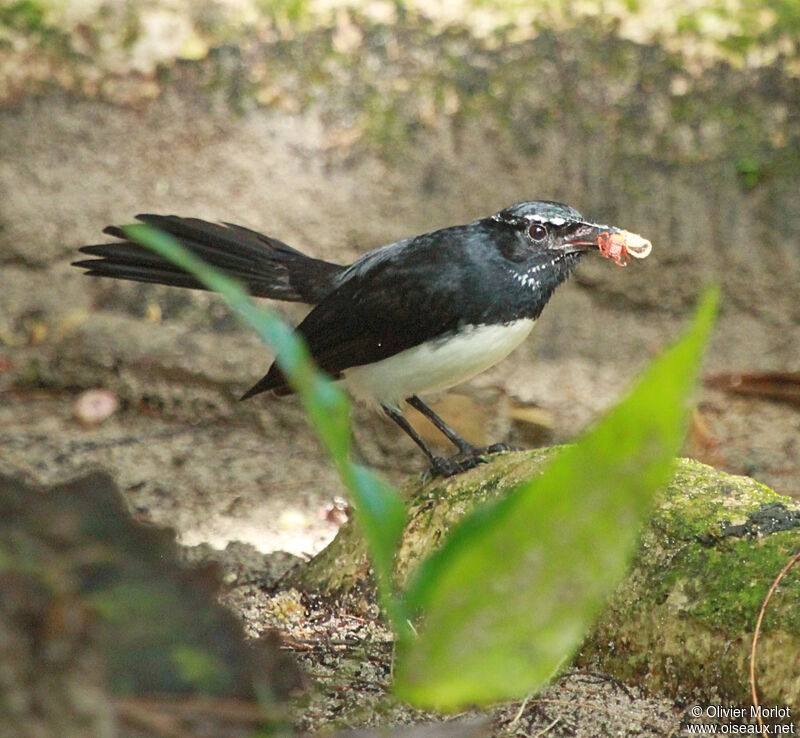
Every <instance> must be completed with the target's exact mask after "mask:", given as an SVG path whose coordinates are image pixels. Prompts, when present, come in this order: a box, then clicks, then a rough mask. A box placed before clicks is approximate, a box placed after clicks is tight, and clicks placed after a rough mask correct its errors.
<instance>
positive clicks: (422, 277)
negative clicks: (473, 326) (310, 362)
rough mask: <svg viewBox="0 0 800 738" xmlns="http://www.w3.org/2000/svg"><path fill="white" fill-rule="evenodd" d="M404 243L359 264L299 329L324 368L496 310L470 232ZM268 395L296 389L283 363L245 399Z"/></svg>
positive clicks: (388, 350) (344, 365) (389, 352)
mask: <svg viewBox="0 0 800 738" xmlns="http://www.w3.org/2000/svg"><path fill="white" fill-rule="evenodd" d="M397 246H401V248H394V249H393V248H392V247H388V248H386V249H383V250H379V251H376V252H373V253H374V254H375V256H374V257H373V258H372V259H371V260H370V259H369V258H368V259H367V260H364V261H362V262H356V264H354V265H353V267H352V268H351V269H350V270H348V272H345V273H344V274H343V275H342V276H343V277H344V278H345V281H344V282H343V283H341V284H340V285H339V286H338V287H337V288H336V289H335V290H334V291H333V292H332V293H331V294H329V295H328V296H327V297H326V298H325V299H324V300H323V301H322V302H321V303H320V304H319V305H317V307H315V308H314V309H313V310H312V311H311V312H310V313H309V314H308V315H307V316H306V318H305V320H303V322H302V323H300V325H299V326H298V327H297V333H299V334H300V335H302V336H303V338H304V339H305V340H306V342H307V344H308V346H309V349H310V350H311V354H312V356H313V357H314V359H315V361H316V362H317V365H318V366H319V367H320V368H321V369H324V370H325V371H326V372H328V373H329V374H330V375H332V376H333V377H338V376H340V375H341V372H342V371H343V370H345V369H348V368H349V367H353V366H362V365H364V364H371V363H373V362H376V361H380V360H381V359H386V358H388V357H390V356H393V355H394V354H397V353H399V352H400V351H404V350H405V349H408V348H412V347H413V346H416V345H418V344H420V343H423V342H425V341H427V340H431V339H434V338H437V337H439V336H442V335H445V334H447V333H449V332H452V331H455V330H456V329H457V328H458V327H459V326H461V325H467V324H470V323H478V322H480V321H481V320H482V316H485V314H486V312H487V308H488V307H489V306H490V305H491V302H492V296H491V289H488V287H490V286H489V285H486V284H485V283H484V280H483V279H482V278H481V277H482V270H479V269H477V268H476V264H475V263H474V262H473V260H472V258H471V257H470V251H472V249H469V248H467V246H468V244H467V243H466V242H465V233H464V231H463V227H456V228H448V229H445V230H443V231H438V232H435V233H431V234H426V235H424V236H419V237H418V238H416V239H413V240H412V241H408V242H404V243H403V244H397ZM483 274H485V272H483ZM268 390H275V391H276V392H277V393H278V394H286V393H288V392H290V391H291V390H290V389H289V388H288V387H287V385H286V381H285V379H284V377H283V375H282V374H281V371H280V369H279V368H278V366H277V365H276V364H273V365H272V366H271V367H270V370H269V372H268V373H267V374H266V376H264V377H263V378H262V379H261V380H260V381H259V382H258V383H257V384H256V385H255V386H254V387H252V388H251V389H250V390H248V392H247V393H246V394H245V395H244V396H243V398H242V399H246V398H248V397H252V396H253V395H256V394H259V393H260V392H266V391H268Z"/></svg>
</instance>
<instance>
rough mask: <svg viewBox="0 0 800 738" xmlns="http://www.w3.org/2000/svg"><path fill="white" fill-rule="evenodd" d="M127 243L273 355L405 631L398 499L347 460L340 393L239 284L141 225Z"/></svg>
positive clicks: (130, 229) (128, 231) (345, 405)
mask: <svg viewBox="0 0 800 738" xmlns="http://www.w3.org/2000/svg"><path fill="white" fill-rule="evenodd" d="M123 230H124V232H125V235H126V236H128V238H130V239H132V240H134V241H137V242H139V243H141V244H142V245H143V246H146V247H147V248H149V249H152V250H153V251H155V252H156V253H158V254H160V255H161V256H163V257H164V258H165V259H169V260H170V261H172V262H174V263H175V264H177V265H178V266H180V267H181V268H182V269H185V270H186V271H187V272H189V273H190V274H192V275H193V276H195V277H196V278H197V279H198V280H200V281H201V282H202V283H203V284H204V285H206V286H207V287H208V288H209V289H212V290H214V291H216V292H219V294H220V295H222V297H223V298H224V299H225V301H226V302H227V303H228V305H230V306H231V308H233V310H234V311H235V312H236V313H238V315H239V317H240V318H241V319H242V320H243V321H244V322H245V323H247V324H248V325H250V326H251V327H252V328H253V329H254V330H255V331H256V333H258V335H259V336H260V337H261V338H262V340H263V341H264V342H265V343H266V344H268V345H269V346H271V347H272V348H273V349H274V350H275V352H276V361H277V362H278V365H279V366H280V368H281V370H282V371H283V373H284V375H285V376H286V379H287V380H288V381H289V384H290V385H291V386H292V389H294V391H295V392H297V394H299V395H300V397H301V399H302V402H303V405H304V407H305V409H306V411H307V413H308V416H309V418H310V419H311V423H312V425H313V426H314V428H315V429H316V431H317V433H318V434H319V437H320V438H321V439H322V442H323V444H324V445H325V448H326V449H327V451H328V453H329V454H330V456H331V458H332V459H333V461H334V463H335V464H336V468H337V469H338V471H339V474H340V476H341V478H342V481H343V482H344V484H345V485H346V487H347V488H348V490H349V491H350V494H351V497H352V500H353V502H354V505H355V509H356V519H357V520H358V522H359V524H360V525H361V528H362V530H363V532H364V536H365V538H366V541H367V547H368V549H369V552H370V556H371V560H372V563H373V566H374V568H375V574H376V577H377V580H378V585H379V591H380V593H381V601H382V604H383V605H384V608H385V609H386V611H387V614H388V615H389V618H390V619H391V621H392V623H393V624H394V626H395V629H396V630H404V629H405V628H406V627H407V626H406V620H407V618H406V616H405V613H404V610H403V606H402V602H401V600H400V598H399V597H397V596H395V595H394V593H393V591H392V574H393V570H394V555H395V552H396V550H397V546H398V544H399V542H400V536H401V535H402V533H403V527H404V526H405V519H406V509H405V504H404V503H403V499H402V497H401V496H400V494H399V493H398V492H397V490H395V489H394V488H392V487H391V486H390V485H388V484H387V483H386V482H384V481H383V480H381V479H379V478H378V477H377V476H375V475H374V474H372V473H371V472H369V471H368V470H366V469H363V468H361V467H359V466H357V465H355V464H353V462H352V461H351V460H350V415H349V413H350V405H349V402H348V401H347V397H346V396H345V394H344V393H343V392H342V391H341V390H340V389H339V387H337V386H336V384H334V383H333V382H332V381H331V380H330V378H328V377H327V376H325V375H324V374H322V373H321V372H320V371H319V370H318V369H317V368H316V367H315V366H314V363H313V360H312V359H311V355H310V354H309V352H308V348H307V347H306V345H305V343H304V342H303V341H302V340H301V339H300V338H299V337H298V336H297V334H296V333H295V332H294V331H293V330H292V329H291V328H290V327H289V326H287V325H286V324H285V323H284V322H283V321H282V320H280V318H278V317H277V316H276V315H275V314H274V313H273V312H271V311H270V310H267V309H265V308H262V307H259V306H257V305H256V304H255V303H254V302H253V301H252V300H251V298H250V296H249V295H248V294H247V292H246V291H245V290H244V289H243V288H242V287H241V286H240V285H239V283H238V282H236V281H235V280H233V279H231V278H230V277H227V276H225V275H224V274H222V273H220V272H218V271H217V270H216V269H214V268H213V267H211V266H209V265H208V264H206V263H205V262H203V261H202V260H200V259H198V258H197V257H196V256H194V254H192V253H190V252H189V251H187V250H186V249H184V248H183V247H182V246H181V245H180V244H179V243H178V242H177V241H176V240H175V239H174V238H172V237H171V236H169V235H167V234H166V233H163V232H162V231H159V230H158V229H156V228H152V227H151V226H146V225H141V224H137V225H130V226H126V227H125V228H123Z"/></svg>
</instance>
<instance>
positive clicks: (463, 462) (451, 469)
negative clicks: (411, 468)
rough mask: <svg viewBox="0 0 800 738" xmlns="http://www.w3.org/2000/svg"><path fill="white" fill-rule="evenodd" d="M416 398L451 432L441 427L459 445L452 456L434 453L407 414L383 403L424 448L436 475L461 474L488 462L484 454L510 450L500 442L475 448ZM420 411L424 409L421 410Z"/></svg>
mask: <svg viewBox="0 0 800 738" xmlns="http://www.w3.org/2000/svg"><path fill="white" fill-rule="evenodd" d="M414 399H415V400H416V402H417V403H419V405H422V407H424V408H425V409H426V410H428V412H430V413H431V415H433V416H434V417H435V418H436V420H438V421H439V422H440V423H441V424H442V425H443V426H444V427H445V428H447V430H448V431H449V433H448V432H446V431H445V430H444V429H443V428H440V430H441V431H442V433H444V434H445V435H446V436H447V437H448V438H449V439H450V440H451V441H453V443H455V444H456V445H457V446H458V447H459V452H458V453H457V454H456V455H455V456H451V457H450V458H448V459H446V458H444V457H443V456H438V455H437V454H435V453H433V451H431V449H430V447H429V446H428V445H427V444H426V443H425V441H423V440H422V438H421V436H420V435H419V433H417V432H416V431H415V430H414V428H413V426H412V425H411V423H409V422H408V421H407V420H406V418H405V416H404V415H403V414H402V413H401V412H400V411H399V410H398V409H396V408H393V407H391V406H389V405H383V411H384V412H385V413H386V415H387V416H388V417H390V418H391V419H392V420H393V421H394V422H395V423H397V425H399V426H400V427H401V428H402V429H403V431H404V432H405V433H406V435H408V437H409V438H410V439H411V440H412V441H414V443H416V444H417V446H419V447H420V448H421V449H422V452H423V453H424V454H425V456H427V457H428V460H429V461H430V462H431V474H432V475H433V476H434V477H452V476H453V475H454V474H459V473H460V472H463V471H466V470H467V469H472V468H473V467H475V466H478V464H483V463H484V462H486V461H487V459H486V458H485V456H484V454H487V453H495V452H497V451H508V447H506V446H504V445H503V444H500V443H498V444H495V445H494V446H489V447H488V448H483V449H479V448H475V447H474V446H472V445H470V444H469V443H467V442H466V441H465V440H464V439H463V438H461V436H459V435H458V434H457V433H456V432H455V431H454V430H453V429H452V428H450V426H448V425H447V423H445V422H444V421H443V420H442V419H441V418H439V416H438V415H436V414H435V413H434V412H433V411H432V410H429V408H428V407H427V406H426V405H424V404H423V403H422V402H421V401H420V400H419V398H414ZM410 402H411V400H409V403H410ZM420 412H424V411H422V410H420ZM426 415H427V413H426ZM431 420H433V418H431ZM434 422H435V421H434ZM436 427H437V428H438V427H439V425H438V424H436ZM450 434H452V435H453V436H454V437H455V438H458V439H459V440H460V441H461V444H459V443H457V442H456V441H455V440H454V438H451V437H450ZM462 444H463V446H462Z"/></svg>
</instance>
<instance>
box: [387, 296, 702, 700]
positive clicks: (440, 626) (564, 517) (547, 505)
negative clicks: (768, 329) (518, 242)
mask: <svg viewBox="0 0 800 738" xmlns="http://www.w3.org/2000/svg"><path fill="white" fill-rule="evenodd" d="M717 300H718V294H717V291H716V290H712V291H709V293H708V294H706V295H705V297H704V298H703V300H702V302H701V304H700V307H699V309H698V311H697V315H696V317H695V319H694V322H693V323H692V325H691V327H690V328H689V330H688V331H687V332H686V334H685V335H684V337H683V338H682V339H681V340H680V341H679V342H678V343H677V344H676V345H674V346H673V347H672V348H670V349H669V350H667V351H666V352H665V353H664V354H663V355H662V356H661V357H660V358H658V359H657V360H656V361H654V362H653V363H652V364H651V365H650V367H649V368H648V369H647V370H646V371H645V373H644V376H643V377H642V378H641V379H640V381H639V382H638V384H637V385H636V387H635V388H634V390H633V391H632V392H631V394H630V395H629V396H628V398H627V399H626V400H624V401H623V402H622V403H620V404H619V405H617V407H615V408H614V409H613V410H612V411H611V412H610V413H609V414H608V415H607V416H606V417H605V418H604V419H603V420H602V421H601V422H600V423H599V424H598V425H597V426H596V427H595V428H594V430H592V431H591V432H590V433H588V434H587V435H586V436H585V437H584V438H583V439H582V440H581V441H580V442H579V443H578V444H576V445H574V446H571V447H569V448H567V449H566V450H565V451H564V452H563V453H561V454H560V455H559V456H558V457H557V458H556V459H555V460H554V461H553V462H552V463H551V464H550V465H549V467H548V468H547V470H546V471H545V473H544V474H543V475H541V476H539V477H537V478H535V479H532V480H530V481H528V482H526V483H525V484H523V485H521V486H519V487H518V488H517V489H515V490H514V491H513V492H512V493H511V494H510V495H509V496H507V497H506V498H504V499H503V500H501V501H498V502H497V503H495V504H494V505H490V506H488V507H484V508H481V509H478V510H477V511H476V512H475V513H474V514H472V515H470V516H469V517H468V518H467V519H466V520H465V521H464V522H463V523H462V524H461V525H460V526H458V527H457V528H456V529H454V530H453V532H452V533H451V535H450V536H449V537H448V538H447V540H446V541H445V543H444V545H443V546H442V548H441V549H440V550H439V551H438V552H436V553H434V554H433V555H432V556H431V557H430V558H429V559H428V560H426V561H425V562H423V564H422V565H421V566H420V568H419V570H418V571H417V572H416V574H415V576H414V578H413V579H412V582H411V584H410V587H409V589H408V591H407V593H406V605H407V607H408V609H409V611H411V612H416V611H419V612H421V614H422V621H421V625H420V629H419V637H418V638H405V639H403V640H402V641H401V643H400V644H399V647H398V660H397V671H396V674H397V681H396V691H397V693H398V694H399V696H400V697H402V698H404V699H407V700H409V701H411V702H413V703H414V704H416V705H419V706H424V707H434V708H437V709H442V710H455V709H459V708H460V707H462V706H465V705H468V704H476V703H490V702H496V701H499V700H505V699H512V698H515V697H522V696H523V695H526V694H529V693H530V692H531V691H532V690H534V689H536V688H539V687H541V686H542V685H543V684H544V683H545V682H546V681H547V680H548V679H549V678H550V677H551V676H552V675H553V674H554V672H556V671H557V669H558V668H559V666H560V665H561V664H563V663H564V662H565V660H566V659H568V658H569V657H570V656H571V655H572V654H573V653H574V651H575V649H576V648H577V647H578V645H579V644H580V642H581V640H582V638H583V637H584V635H585V633H586V631H587V628H588V627H589V626H590V624H591V623H592V621H593V619H594V618H595V616H596V615H597V614H598V611H599V609H600V608H601V606H602V604H603V602H604V601H605V599H606V598H607V597H608V595H609V594H610V593H611V592H612V591H613V589H614V587H615V586H616V585H617V583H618V582H619V581H620V580H621V578H622V577H623V576H624V574H625V572H626V570H627V567H628V565H629V560H630V557H631V555H632V552H633V550H634V547H635V544H636V541H637V539H638V536H639V530H640V526H641V524H642V522H643V519H644V518H645V516H646V515H647V514H648V511H649V510H650V506H651V501H652V498H653V495H654V493H655V491H656V490H657V489H658V488H659V487H660V486H662V485H663V484H664V483H666V482H667V481H668V479H669V477H670V475H671V471H672V466H673V460H674V457H675V455H676V454H677V453H678V452H679V450H680V448H681V444H682V442H683V438H684V434H685V427H686V420H687V414H688V409H689V400H690V397H691V394H692V390H693V387H694V385H695V381H696V376H697V373H698V370H699V366H700V361H701V356H702V352H703V347H704V346H705V344H706V341H707V338H708V335H709V333H710V330H711V327H712V325H713V322H714V316H715V314H716V305H717Z"/></svg>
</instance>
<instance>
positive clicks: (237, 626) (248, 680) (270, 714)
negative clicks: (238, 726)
mask: <svg viewBox="0 0 800 738" xmlns="http://www.w3.org/2000/svg"><path fill="white" fill-rule="evenodd" d="M0 551H2V554H3V555H2V556H0V633H2V634H3V637H2V638H0V663H2V664H3V668H4V669H5V671H6V677H5V683H4V689H5V687H8V690H7V691H8V694H9V695H13V698H10V699H6V700H0V726H2V727H0V735H4V736H5V735H15V736H16V735H19V736H23V735H34V734H35V735H63V736H77V735H91V736H99V737H102V736H106V735H109V734H110V733H109V732H108V731H107V730H106V729H105V728H104V727H103V726H104V725H106V723H104V720H106V719H107V718H108V716H109V715H111V714H112V710H113V705H112V699H115V698H123V699H124V700H125V701H126V704H128V705H134V704H137V703H139V702H141V701H142V700H147V701H149V702H151V703H152V707H151V708H149V709H148V711H147V714H149V715H154V714H155V713H156V712H157V707H156V705H157V704H158V705H161V706H162V707H164V708H165V709H171V707H170V706H171V705H175V704H177V702H178V701H179V700H182V701H183V702H184V703H185V704H187V705H189V706H190V705H191V704H192V703H197V704H202V703H203V701H204V700H210V699H211V698H214V699H216V700H217V701H221V702H224V703H225V704H226V705H236V706H238V707H239V708H241V709H242V710H245V711H246V712H247V715H248V724H253V725H258V724H264V725H270V726H271V725H274V724H275V723H276V722H277V723H280V722H282V721H283V720H284V718H285V709H286V704H287V702H288V699H289V695H290V694H291V692H292V691H293V690H294V689H296V688H297V687H298V686H300V684H301V678H300V674H299V672H298V670H297V668H296V666H295V664H294V662H293V660H292V659H291V657H289V656H287V655H286V654H285V653H284V652H283V651H281V649H280V646H279V644H278V643H276V642H275V640H274V638H272V637H266V638H261V639H259V640H258V641H247V640H246V639H245V637H244V632H243V630H242V625H241V623H240V621H239V619H238V618H237V617H236V616H235V615H234V614H233V613H232V612H230V611H229V610H228V609H227V608H225V607H223V606H222V605H221V604H219V603H218V602H217V597H218V595H219V588H220V581H219V577H218V575H217V573H216V571H215V570H213V569H211V568H209V567H201V568H189V567H187V566H185V565H183V564H182V562H181V559H180V554H179V546H178V544H177V543H176V542H175V534H174V531H171V530H168V529H164V528H156V527H154V526H150V525H143V524H141V523H139V522H137V521H136V520H134V519H133V518H132V517H131V515H130V513H129V511H128V508H127V505H126V502H125V500H124V498H123V496H122V494H121V493H120V492H119V490H118V489H117V488H116V487H115V485H114V483H113V482H112V481H111V479H110V478H109V477H107V476H105V475H102V474H91V475H89V476H86V477H83V478H81V479H77V480H74V481H71V482H68V483H66V484H61V485H58V486H56V487H51V488H47V489H43V488H40V487H36V486H33V485H30V484H28V483H23V482H22V481H21V480H19V479H14V478H6V477H2V476H0ZM9 690H10V691H9ZM122 719H123V721H124V715H123V716H122ZM154 720H155V718H154ZM202 720H203V722H204V724H206V725H207V726H209V729H208V731H207V732H208V734H209V735H212V734H213V735H227V734H228V733H227V732H224V731H222V729H221V728H220V726H224V725H225V724H227V723H228V722H230V721H229V720H228V718H227V717H226V716H225V714H224V711H222V710H220V711H219V713H213V714H212V713H206V715H205V716H204V717H203V718H202ZM176 724H177V723H176ZM76 725H77V726H79V727H78V728H75V726H76ZM34 726H36V727H34ZM214 726H217V729H214ZM3 728H5V729H6V731H5V732H3ZM176 734H177V733H176ZM182 734H183V733H182Z"/></svg>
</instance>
